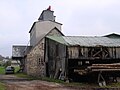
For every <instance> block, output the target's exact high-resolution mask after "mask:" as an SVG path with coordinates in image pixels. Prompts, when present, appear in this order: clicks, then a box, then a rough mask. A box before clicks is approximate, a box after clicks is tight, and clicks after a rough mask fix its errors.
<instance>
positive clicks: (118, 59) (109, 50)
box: [46, 34, 120, 78]
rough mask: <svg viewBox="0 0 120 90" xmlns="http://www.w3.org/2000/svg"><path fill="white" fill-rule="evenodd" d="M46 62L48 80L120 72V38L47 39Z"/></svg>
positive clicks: (67, 37)
mask: <svg viewBox="0 0 120 90" xmlns="http://www.w3.org/2000/svg"><path fill="white" fill-rule="evenodd" d="M46 62H47V63H48V68H49V71H48V76H53V77H56V78H58V77H59V78H60V77H65V78H74V77H75V75H76V74H78V75H87V74H90V73H93V72H107V73H110V74H111V73H112V72H119V71H120V35H117V34H111V35H107V36H103V37H84V36H61V37H56V36H47V37H46ZM60 69H61V71H60ZM59 72H60V73H59ZM110 74H109V75H110ZM111 75H113V76H115V74H111Z"/></svg>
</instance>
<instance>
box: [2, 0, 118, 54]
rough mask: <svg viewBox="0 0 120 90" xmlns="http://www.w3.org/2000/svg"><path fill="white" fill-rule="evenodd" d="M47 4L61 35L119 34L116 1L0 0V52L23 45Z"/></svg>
mask: <svg viewBox="0 0 120 90" xmlns="http://www.w3.org/2000/svg"><path fill="white" fill-rule="evenodd" d="M49 5H51V7H52V10H53V11H54V15H55V16H56V21H57V22H60V23H62V24H63V27H62V32H63V33H64V34H65V35H85V36H87V35H90V36H91V35H92V36H96V35H106V34H109V33H118V34H120V25H119V24H120V0H0V42H1V43H0V54H2V55H3V56H11V55H12V45H17V44H20V45H24V44H25V45H26V44H27V43H28V41H29V33H28V32H29V30H30V28H31V26H32V24H33V22H34V21H36V20H37V19H38V17H39V16H40V13H41V12H42V10H44V9H46V8H47V7H48V6H49Z"/></svg>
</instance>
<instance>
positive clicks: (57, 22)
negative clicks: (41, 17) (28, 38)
mask: <svg viewBox="0 0 120 90" xmlns="http://www.w3.org/2000/svg"><path fill="white" fill-rule="evenodd" d="M49 21H50V20H49ZM39 22H46V21H36V22H34V23H33V25H32V27H31V29H30V31H29V33H31V31H32V29H33V27H34V26H35V24H36V23H39ZM50 22H54V23H57V24H60V25H62V24H61V23H58V22H55V21H50Z"/></svg>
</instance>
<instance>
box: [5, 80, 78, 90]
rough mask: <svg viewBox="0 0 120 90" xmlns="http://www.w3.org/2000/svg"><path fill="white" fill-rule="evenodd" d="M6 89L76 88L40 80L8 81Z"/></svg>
mask: <svg viewBox="0 0 120 90" xmlns="http://www.w3.org/2000/svg"><path fill="white" fill-rule="evenodd" d="M7 90H76V89H70V88H68V87H64V86H62V85H60V84H57V83H53V82H46V81H40V80H33V81H24V82H23V81H21V82H9V83H7Z"/></svg>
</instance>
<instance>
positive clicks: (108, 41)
mask: <svg viewBox="0 0 120 90" xmlns="http://www.w3.org/2000/svg"><path fill="white" fill-rule="evenodd" d="M48 38H50V39H52V40H55V41H57V42H59V43H62V44H65V45H69V46H76V45H80V46H86V47H93V46H106V47H120V39H116V38H115V39H114V38H109V37H87V36H86V37H84V36H61V37H57V36H56V37H55V36H50V37H48Z"/></svg>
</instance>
